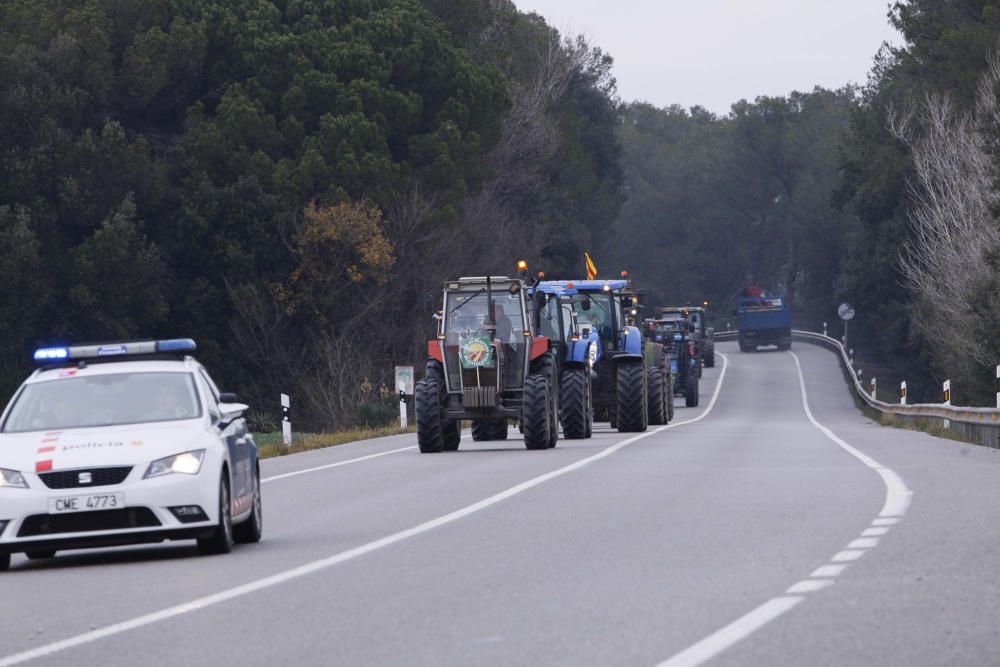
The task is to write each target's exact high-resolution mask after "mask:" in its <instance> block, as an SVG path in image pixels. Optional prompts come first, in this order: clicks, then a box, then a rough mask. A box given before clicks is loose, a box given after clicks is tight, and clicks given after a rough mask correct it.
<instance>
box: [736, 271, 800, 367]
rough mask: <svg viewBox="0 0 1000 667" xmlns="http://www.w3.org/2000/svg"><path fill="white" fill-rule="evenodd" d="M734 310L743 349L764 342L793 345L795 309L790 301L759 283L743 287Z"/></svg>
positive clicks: (742, 350) (754, 348)
mask: <svg viewBox="0 0 1000 667" xmlns="http://www.w3.org/2000/svg"><path fill="white" fill-rule="evenodd" d="M733 314H734V315H736V316H737V317H738V318H739V330H740V332H739V343H740V351H741V352H753V351H754V350H756V349H757V348H758V347H760V346H762V345H775V346H777V348H778V349H779V350H790V349H792V313H791V310H790V309H789V307H788V303H787V302H786V301H785V300H784V299H783V298H781V297H779V296H771V295H768V294H767V293H765V292H764V291H763V290H761V289H760V288H758V287H748V288H747V289H745V290H743V293H742V294H741V295H740V297H739V300H738V301H737V306H736V310H735V311H733Z"/></svg>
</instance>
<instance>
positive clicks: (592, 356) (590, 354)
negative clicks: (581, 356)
mask: <svg viewBox="0 0 1000 667" xmlns="http://www.w3.org/2000/svg"><path fill="white" fill-rule="evenodd" d="M587 358H588V359H589V360H590V365H591V366H593V365H594V364H596V363H597V346H596V345H594V344H593V343H591V344H590V347H589V348H588V349H587Z"/></svg>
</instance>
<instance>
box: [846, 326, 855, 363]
mask: <svg viewBox="0 0 1000 667" xmlns="http://www.w3.org/2000/svg"><path fill="white" fill-rule="evenodd" d="M844 326H845V327H846V326H847V322H844ZM844 335H845V336H846V335H847V334H844ZM848 353H849V356H850V357H851V366H853V365H854V348H853V347H852V348H851V349H850V350H849V351H848Z"/></svg>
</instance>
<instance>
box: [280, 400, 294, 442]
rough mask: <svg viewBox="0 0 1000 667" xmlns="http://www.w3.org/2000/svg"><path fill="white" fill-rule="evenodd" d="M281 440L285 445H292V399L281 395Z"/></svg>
mask: <svg viewBox="0 0 1000 667" xmlns="http://www.w3.org/2000/svg"><path fill="white" fill-rule="evenodd" d="M281 442H282V443H283V444H284V445H285V447H291V445H292V399H291V398H289V397H288V394H282V395H281Z"/></svg>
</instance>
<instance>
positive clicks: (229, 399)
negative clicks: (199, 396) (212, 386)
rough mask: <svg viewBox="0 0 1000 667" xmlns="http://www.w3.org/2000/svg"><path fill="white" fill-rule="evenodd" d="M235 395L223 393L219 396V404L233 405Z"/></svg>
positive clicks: (227, 392) (228, 392)
mask: <svg viewBox="0 0 1000 667" xmlns="http://www.w3.org/2000/svg"><path fill="white" fill-rule="evenodd" d="M235 402H236V394H234V393H233V392H230V391H224V392H222V393H221V394H219V403H235Z"/></svg>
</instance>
